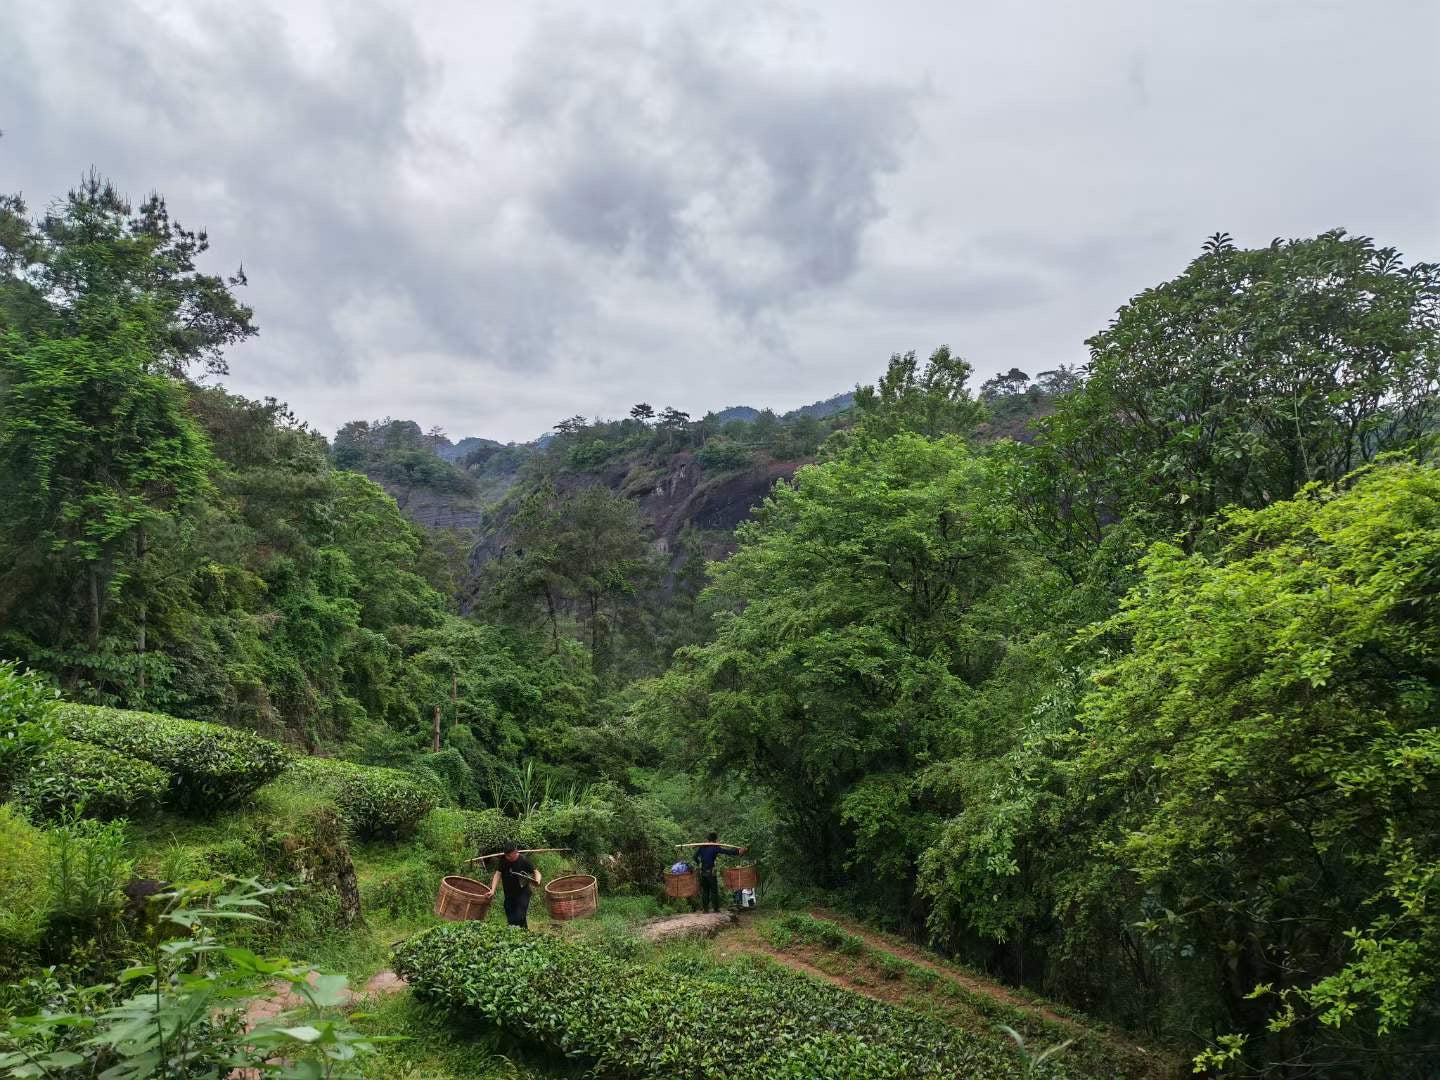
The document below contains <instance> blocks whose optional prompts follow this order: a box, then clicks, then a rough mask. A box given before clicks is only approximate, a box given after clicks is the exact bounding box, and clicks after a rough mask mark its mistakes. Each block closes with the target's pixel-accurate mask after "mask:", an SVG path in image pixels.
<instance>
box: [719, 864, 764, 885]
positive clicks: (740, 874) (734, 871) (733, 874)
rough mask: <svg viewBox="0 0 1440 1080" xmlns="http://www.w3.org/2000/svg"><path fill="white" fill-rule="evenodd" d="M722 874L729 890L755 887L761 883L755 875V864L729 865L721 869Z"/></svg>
mask: <svg viewBox="0 0 1440 1080" xmlns="http://www.w3.org/2000/svg"><path fill="white" fill-rule="evenodd" d="M720 876H721V877H722V878H723V879H724V880H725V889H726V891H728V892H739V891H740V890H741V889H753V888H755V886H756V885H757V884H758V883H759V880H760V879H759V878H757V877H756V876H755V864H754V863H753V862H752V863H745V864H744V865H743V866H727V867H726V868H725V869H724V870H722V871H720Z"/></svg>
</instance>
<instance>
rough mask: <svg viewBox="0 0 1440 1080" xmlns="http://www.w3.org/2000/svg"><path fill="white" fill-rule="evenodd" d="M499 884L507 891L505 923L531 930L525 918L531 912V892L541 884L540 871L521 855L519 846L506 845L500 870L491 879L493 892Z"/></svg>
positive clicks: (501, 857) (501, 858)
mask: <svg viewBox="0 0 1440 1080" xmlns="http://www.w3.org/2000/svg"><path fill="white" fill-rule="evenodd" d="M497 884H498V885H500V886H501V887H503V888H504V890H505V921H506V922H507V923H509V924H510V925H511V926H520V927H525V928H526V929H529V925H528V924H527V923H526V921H525V916H526V913H527V912H529V910H530V890H531V889H533V888H534V887H535V886H536V885H539V884H540V871H539V870H536V869H535V864H534V863H532V862H531V861H530V860H529V859H527V858H526V857H525V856H524V855H521V854H520V845H519V844H513V843H511V844H506V845H505V854H503V855H501V856H500V868H499V869H498V870H496V871H495V876H494V877H492V878H491V879H490V889H491V891H492V892H493V891H494V890H495V886H496V885H497Z"/></svg>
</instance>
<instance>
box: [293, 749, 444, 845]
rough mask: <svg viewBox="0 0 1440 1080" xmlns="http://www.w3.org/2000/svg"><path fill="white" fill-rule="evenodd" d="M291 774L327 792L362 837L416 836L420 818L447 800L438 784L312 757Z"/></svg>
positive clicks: (401, 773) (391, 771)
mask: <svg viewBox="0 0 1440 1080" xmlns="http://www.w3.org/2000/svg"><path fill="white" fill-rule="evenodd" d="M290 775H292V776H295V777H296V778H298V779H301V780H303V781H305V782H307V783H310V784H314V785H316V786H317V787H319V788H321V789H323V790H324V791H326V792H328V793H329V794H330V795H331V796H332V797H333V798H334V799H335V801H336V802H337V803H338V804H339V805H340V811H341V813H343V814H344V815H345V820H346V822H347V823H348V824H349V826H350V830H351V832H352V833H354V835H355V836H357V837H361V838H367V839H368V838H375V839H385V840H401V839H404V838H406V837H408V836H411V835H412V834H413V833H414V832H415V828H416V826H418V825H419V824H420V820H421V819H422V818H423V817H424V816H425V815H426V814H428V813H429V812H430V810H431V809H432V808H433V807H434V806H436V805H437V804H438V803H440V802H443V801H444V800H443V792H442V791H441V790H440V789H439V784H438V782H435V781H430V782H427V781H426V780H425V779H423V778H421V777H418V776H415V775H414V774H413V773H408V772H405V771H403V770H401V769H385V768H380V767H378V766H374V765H356V764H355V763H354V762H350V761H336V760H334V759H332V758H314V757H312V758H301V759H300V760H298V761H296V762H295V764H294V765H292V766H291V768H290Z"/></svg>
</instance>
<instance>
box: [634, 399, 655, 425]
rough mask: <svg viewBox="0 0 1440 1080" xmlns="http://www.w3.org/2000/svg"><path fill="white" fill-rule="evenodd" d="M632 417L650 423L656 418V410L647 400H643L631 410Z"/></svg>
mask: <svg viewBox="0 0 1440 1080" xmlns="http://www.w3.org/2000/svg"><path fill="white" fill-rule="evenodd" d="M630 419H632V420H636V421H638V422H640V423H642V424H648V423H649V422H650V421H651V420H653V419H655V410H654V408H653V407H652V406H650V405H649V404H648V403H647V402H644V401H642V402H640V404H639V405H636V406H635V407H634V408H633V409H631V410H630Z"/></svg>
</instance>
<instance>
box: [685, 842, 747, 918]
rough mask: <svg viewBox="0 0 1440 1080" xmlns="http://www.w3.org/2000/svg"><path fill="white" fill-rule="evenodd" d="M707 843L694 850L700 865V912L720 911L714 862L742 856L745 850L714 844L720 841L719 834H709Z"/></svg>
mask: <svg viewBox="0 0 1440 1080" xmlns="http://www.w3.org/2000/svg"><path fill="white" fill-rule="evenodd" d="M705 839H706V840H708V841H709V843H706V844H702V845H701V846H700V847H699V848H697V849H696V850H695V859H696V861H697V862H699V864H700V910H701V911H711V910H713V911H715V912H717V913H718V912H719V911H720V882H719V881H717V880H716V879H715V860H716V859H718V858H719V857H720V856H721V855H744V854H745V851H746V849H745V848H743V847H738V848H734V847H725V846H723V845H721V844H718V843H716V841H717V840H719V839H720V834H719V833H713V832H712V833H711V834H710V835H709V836H707V837H706V838H705Z"/></svg>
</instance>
